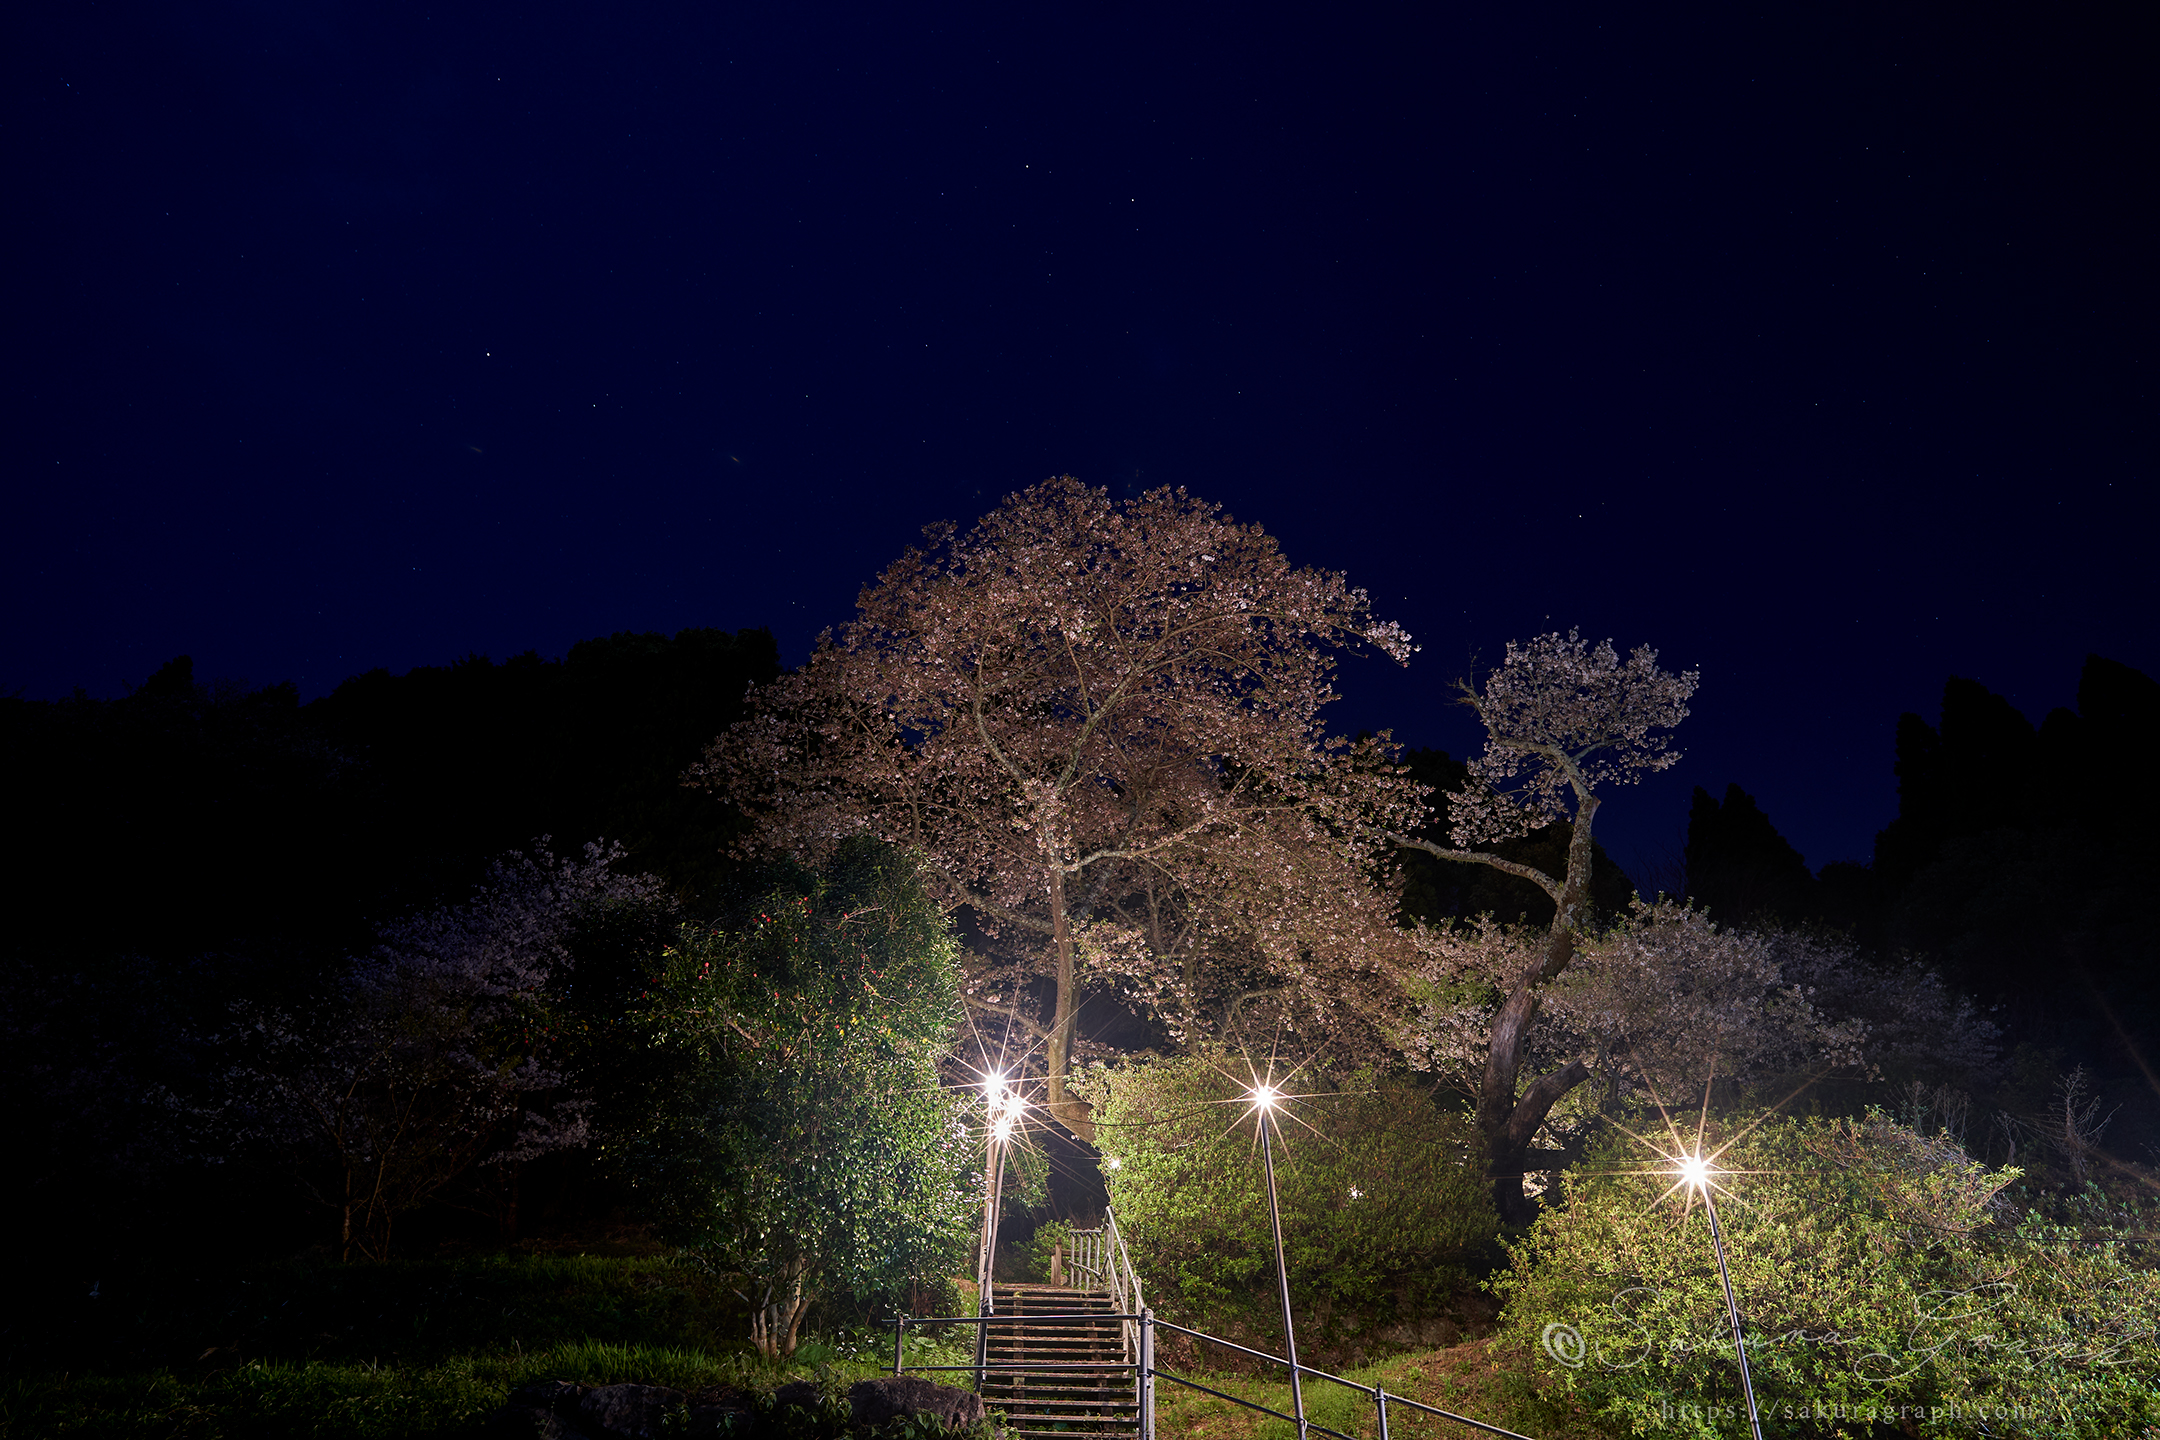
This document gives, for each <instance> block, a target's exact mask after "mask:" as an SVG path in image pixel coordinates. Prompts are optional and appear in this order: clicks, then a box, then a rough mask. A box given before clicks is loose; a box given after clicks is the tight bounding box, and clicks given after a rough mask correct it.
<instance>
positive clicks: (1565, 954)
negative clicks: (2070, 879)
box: [1386, 630, 1699, 1221]
mask: <svg viewBox="0 0 2160 1440" xmlns="http://www.w3.org/2000/svg"><path fill="white" fill-rule="evenodd" d="M1698 678H1699V677H1698V674H1697V672H1695V671H1693V670H1687V671H1682V672H1680V673H1678V674H1674V673H1672V672H1669V671H1666V670H1663V669H1660V668H1659V666H1658V663H1657V652H1656V651H1654V650H1652V649H1650V648H1649V647H1648V646H1643V647H1640V648H1638V649H1637V650H1636V651H1635V652H1634V653H1633V654H1632V655H1629V656H1628V657H1627V658H1626V659H1624V660H1623V659H1622V658H1621V657H1620V656H1619V655H1618V654H1617V653H1616V652H1615V651H1614V649H1613V646H1612V642H1611V641H1610V640H1607V641H1604V642H1601V643H1599V644H1597V645H1592V644H1590V643H1589V642H1588V641H1586V640H1584V639H1583V638H1582V637H1581V635H1580V634H1579V633H1577V632H1576V631H1573V630H1571V631H1569V632H1568V633H1567V634H1566V635H1561V634H1558V633H1553V634H1549V635H1540V636H1537V637H1536V638H1534V639H1532V640H1530V641H1529V642H1527V643H1517V642H1515V641H1509V642H1508V647H1507V655H1506V658H1505V659H1504V660H1503V661H1502V662H1501V665H1500V668H1499V669H1498V670H1496V671H1494V672H1493V674H1492V675H1491V676H1489V677H1488V678H1487V680H1486V683H1485V687H1484V689H1483V691H1482V692H1481V691H1479V690H1478V689H1476V688H1474V687H1473V686H1471V685H1470V684H1469V683H1467V682H1465V683H1464V684H1463V686H1462V687H1461V688H1462V698H1463V703H1464V704H1466V705H1468V706H1469V707H1470V708H1471V709H1472V710H1473V711H1475V712H1476V714H1477V717H1478V719H1479V720H1480V721H1481V722H1482V723H1483V724H1484V727H1485V736H1486V743H1485V749H1484V751H1483V753H1481V754H1480V755H1478V756H1477V757H1476V758H1475V759H1473V760H1471V761H1470V763H1469V767H1468V768H1469V776H1468V779H1467V781H1466V782H1465V784H1464V786H1463V789H1462V790H1461V792H1459V793H1458V794H1455V795H1451V796H1449V797H1448V818H1449V821H1450V829H1449V835H1450V839H1451V840H1452V841H1453V842H1454V843H1453V844H1452V845H1446V846H1444V845H1439V844H1436V843H1434V842H1433V841H1430V840H1423V839H1419V838H1416V837H1414V836H1412V835H1408V834H1403V833H1400V832H1396V831H1392V830H1390V831H1387V832H1386V833H1387V838H1388V839H1389V840H1390V841H1391V842H1393V843H1394V844H1396V845H1398V846H1401V847H1404V848H1409V849H1417V850H1423V851H1425V852H1426V853H1427V854H1430V855H1432V856H1435V857H1436V858H1438V859H1441V860H1452V861H1460V862H1463V863H1467V864H1474V865H1488V866H1491V867H1492V868H1494V869H1496V870H1500V871H1503V872H1505V873H1507V874H1510V875H1516V876H1519V877H1521V878H1522V879H1525V880H1528V881H1530V882H1531V883H1532V884H1534V885H1536V886H1538V887H1539V888H1540V889H1542V890H1543V891H1544V892H1545V893H1546V894H1547V895H1549V896H1551V897H1552V901H1553V905H1554V907H1555V913H1554V915H1553V922H1552V925H1551V927H1550V928H1549V929H1548V931H1547V932H1546V934H1545V937H1544V939H1543V943H1542V944H1540V945H1539V946H1537V947H1536V949H1535V950H1534V951H1533V952H1531V953H1528V954H1521V955H1517V956H1515V957H1514V959H1513V963H1514V965H1515V967H1516V968H1514V969H1513V970H1512V972H1511V973H1509V974H1507V975H1505V976H1503V977H1502V978H1501V984H1500V986H1499V988H1500V992H1501V994H1502V996H1503V998H1502V999H1501V1000H1500V1001H1499V1003H1498V1004H1497V1006H1496V1007H1495V1009H1494V1011H1493V1014H1492V1019H1491V1026H1490V1029H1489V1031H1488V1032H1487V1035H1486V1043H1485V1045H1484V1047H1483V1049H1484V1062H1483V1067H1482V1068H1483V1073H1482V1075H1481V1077H1480V1080H1479V1085H1478V1096H1477V1116H1478V1126H1479V1129H1480V1130H1481V1131H1482V1132H1483V1133H1484V1136H1485V1141H1486V1145H1487V1148H1488V1153H1489V1156H1490V1159H1491V1163H1492V1175H1493V1200H1494V1203H1495V1204H1496V1205H1497V1206H1498V1207H1499V1209H1500V1211H1501V1213H1502V1214H1503V1215H1505V1216H1507V1217H1508V1218H1510V1219H1511V1220H1515V1221H1523V1220H1526V1219H1527V1218H1528V1217H1529V1215H1530V1213H1531V1208H1532V1207H1531V1206H1530V1204H1529V1201H1528V1199H1527V1197H1526V1196H1525V1194H1524V1191H1523V1183H1522V1182H1523V1174H1524V1170H1525V1167H1526V1165H1527V1163H1528V1161H1529V1159H1530V1147H1531V1143H1532V1141H1533V1140H1534V1138H1535V1137H1536V1135H1537V1132H1538V1130H1539V1128H1540V1127H1541V1126H1542V1125H1543V1124H1544V1122H1545V1117H1546V1116H1547V1115H1548V1114H1549V1113H1550V1112H1551V1110H1552V1107H1553V1106H1554V1105H1555V1104H1556V1103H1558V1101H1559V1100H1560V1098H1561V1097H1562V1096H1564V1095H1566V1094H1567V1093H1568V1091H1570V1090H1572V1089H1573V1088H1574V1087H1575V1086H1577V1085H1579V1084H1581V1083H1582V1082H1583V1081H1584V1080H1586V1079H1588V1078H1589V1075H1590V1068H1589V1065H1588V1064H1587V1063H1586V1062H1585V1061H1584V1060H1583V1059H1582V1058H1581V1057H1580V1056H1577V1057H1576V1058H1574V1059H1572V1060H1569V1061H1568V1062H1567V1063H1566V1064H1564V1065H1560V1066H1558V1067H1557V1068H1555V1069H1553V1070H1550V1071H1548V1072H1547V1073H1545V1074H1543V1075H1540V1076H1537V1077H1536V1078H1535V1079H1533V1080H1531V1081H1530V1082H1529V1083H1528V1084H1527V1085H1526V1084H1523V1083H1522V1078H1521V1077H1522V1067H1523V1063H1524V1060H1525V1058H1526V1056H1527V1055H1528V1053H1529V1045H1530V1039H1531V1031H1532V1025H1533V1022H1534V1021H1535V1020H1536V1018H1537V1014H1538V1006H1539V1002H1540V1000H1541V999H1542V997H1543V993H1544V990H1545V988H1546V987H1547V986H1549V985H1550V984H1551V983H1552V982H1553V981H1554V980H1556V979H1558V978H1559V976H1560V975H1561V974H1562V973H1563V972H1565V971H1566V970H1567V968H1568V965H1569V963H1570V962H1571V961H1572V960H1573V959H1574V958H1575V953H1576V948H1577V945H1578V944H1579V943H1580V941H1581V939H1582V937H1583V936H1584V935H1585V934H1587V933H1588V932H1589V930H1590V929H1591V927H1592V924H1593V920H1594V916H1593V915H1592V913H1591V905H1590V878H1591V858H1592V855H1593V854H1594V851H1593V848H1592V844H1591V829H1592V825H1593V823H1594V822H1595V820H1596V818H1597V812H1598V807H1599V805H1600V804H1601V803H1602V801H1601V799H1600V796H1599V791H1600V789H1606V790H1610V789H1611V788H1613V787H1615V786H1619V785H1631V784H1634V783H1636V782H1637V781H1639V780H1641V779H1642V777H1643V776H1644V775H1647V774H1650V773H1652V772H1655V771H1658V770H1664V769H1666V768H1668V767H1670V766H1671V765H1673V764H1674V763H1676V762H1677V761H1678V760H1679V758H1680V756H1679V752H1677V751H1675V750H1673V749H1671V748H1670V742H1669V738H1668V736H1667V735H1665V734H1664V733H1663V732H1665V731H1669V730H1671V729H1672V728H1673V727H1674V726H1676V725H1678V724H1679V723H1680V722H1681V721H1682V720H1684V719H1686V718H1687V713H1688V711H1687V702H1688V700H1689V699H1690V698H1691V697H1692V696H1693V695H1694V693H1695V687H1696V683H1697V680H1698ZM1555 822H1566V823H1567V824H1569V825H1570V826H1571V834H1570V838H1569V843H1568V853H1567V869H1566V873H1565V874H1562V875H1557V876H1556V875H1548V874H1547V873H1545V872H1544V871H1542V870H1539V869H1537V868H1536V867H1535V866H1531V865H1525V864H1522V863H1520V862H1518V861H1514V860H1510V859H1508V858H1506V857H1505V856H1502V855H1498V854H1495V853H1493V852H1491V851H1489V850H1482V849H1479V848H1477V847H1479V846H1481V845H1485V844H1490V843H1492V842H1495V841H1500V840H1507V839H1511V838H1514V837H1516V836H1520V835H1526V834H1528V833H1530V832H1531V831H1532V830H1535V829H1538V828H1540V827H1542V826H1544V825H1548V824H1552V823H1555Z"/></svg>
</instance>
